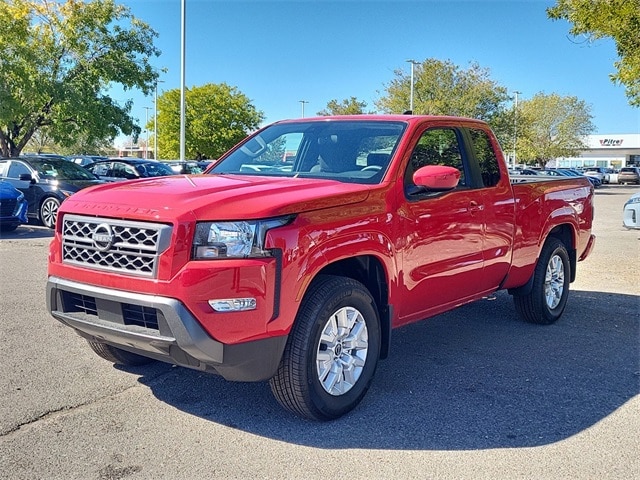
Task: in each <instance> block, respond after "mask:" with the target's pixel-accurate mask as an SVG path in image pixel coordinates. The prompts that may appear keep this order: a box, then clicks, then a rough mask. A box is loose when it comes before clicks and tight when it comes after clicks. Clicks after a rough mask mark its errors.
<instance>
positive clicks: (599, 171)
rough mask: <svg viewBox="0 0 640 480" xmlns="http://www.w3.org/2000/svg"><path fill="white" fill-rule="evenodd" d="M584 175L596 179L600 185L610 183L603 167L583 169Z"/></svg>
mask: <svg viewBox="0 0 640 480" xmlns="http://www.w3.org/2000/svg"><path fill="white" fill-rule="evenodd" d="M584 174H585V175H586V176H587V177H595V178H597V179H598V180H600V182H601V183H609V182H610V177H609V174H608V173H607V169H606V168H604V167H587V168H585V169H584Z"/></svg>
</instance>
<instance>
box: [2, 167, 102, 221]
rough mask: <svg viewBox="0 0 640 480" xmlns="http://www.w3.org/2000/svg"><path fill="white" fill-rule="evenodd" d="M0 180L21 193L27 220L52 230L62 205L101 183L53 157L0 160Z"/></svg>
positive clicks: (80, 169)
mask: <svg viewBox="0 0 640 480" xmlns="http://www.w3.org/2000/svg"><path fill="white" fill-rule="evenodd" d="M0 178H2V179H4V180H6V181H7V182H9V183H10V184H11V185H13V186H14V187H15V188H17V189H18V190H20V191H21V192H22V193H24V197H25V198H26V200H27V201H28V202H29V208H28V213H27V216H28V217H29V218H33V219H36V220H39V221H40V222H41V223H42V224H43V225H44V226H45V227H49V228H53V227H55V224H56V218H57V217H58V207H60V204H61V203H62V201H63V200H64V199H65V198H67V197H69V196H71V195H72V194H74V193H75V192H77V191H78V190H81V189H83V188H85V187H89V186H91V185H98V184H100V183H103V182H101V181H100V180H99V179H98V178H97V177H96V176H95V175H93V174H92V173H91V172H88V171H87V170H85V169H84V168H82V167H81V166H80V165H76V164H75V163H72V162H70V161H68V160H60V159H58V158H53V157H37V156H33V157H31V156H29V157H27V156H24V157H18V158H0Z"/></svg>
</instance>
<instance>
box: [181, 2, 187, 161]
mask: <svg viewBox="0 0 640 480" xmlns="http://www.w3.org/2000/svg"><path fill="white" fill-rule="evenodd" d="M180 17H181V28H180V160H185V156H186V155H185V151H186V131H187V119H186V108H185V104H186V100H185V95H186V92H185V86H184V80H185V76H186V72H185V70H186V68H185V63H186V53H187V47H186V45H187V38H186V37H187V24H186V23H187V5H186V0H182V2H181V8H180Z"/></svg>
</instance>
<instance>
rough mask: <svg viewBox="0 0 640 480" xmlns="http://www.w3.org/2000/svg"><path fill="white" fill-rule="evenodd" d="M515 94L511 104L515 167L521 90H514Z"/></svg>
mask: <svg viewBox="0 0 640 480" xmlns="http://www.w3.org/2000/svg"><path fill="white" fill-rule="evenodd" d="M513 93H514V94H515V96H516V98H515V103H514V106H513V166H514V167H515V166H516V165H517V164H518V162H517V153H516V152H517V148H518V147H517V146H518V95H520V94H521V93H522V92H519V91H517V90H516V91H515V92H513Z"/></svg>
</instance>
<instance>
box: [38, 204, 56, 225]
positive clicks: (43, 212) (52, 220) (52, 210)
mask: <svg viewBox="0 0 640 480" xmlns="http://www.w3.org/2000/svg"><path fill="white" fill-rule="evenodd" d="M58 208H60V200H58V199H57V198H55V197H47V198H45V199H44V201H43V202H42V205H40V221H41V222H42V224H43V225H44V226H45V227H47V228H54V227H55V226H56V219H57V218H58Z"/></svg>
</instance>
